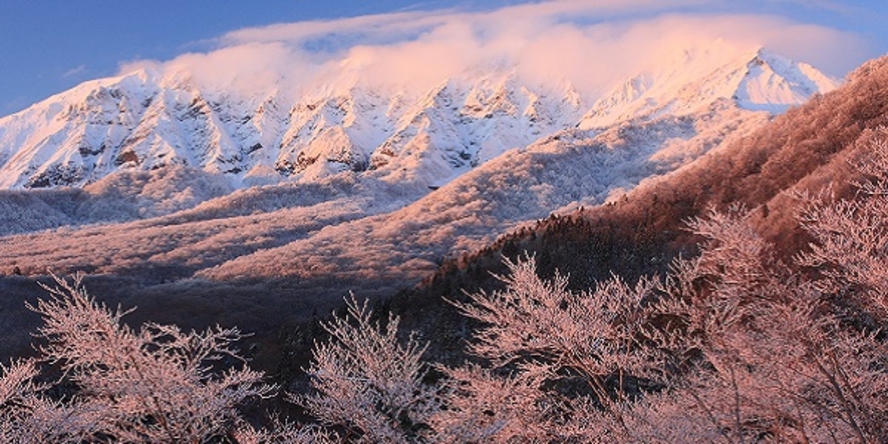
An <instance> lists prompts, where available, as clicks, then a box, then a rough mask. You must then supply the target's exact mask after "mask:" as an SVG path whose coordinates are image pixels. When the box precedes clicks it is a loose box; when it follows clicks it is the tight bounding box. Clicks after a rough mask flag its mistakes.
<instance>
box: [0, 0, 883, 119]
mask: <svg viewBox="0 0 888 444" xmlns="http://www.w3.org/2000/svg"><path fill="white" fill-rule="evenodd" d="M563 2H568V3H572V4H587V5H588V6H590V8H591V7H593V6H594V7H595V8H597V9H596V13H595V14H591V15H588V16H585V17H581V18H579V19H578V20H589V21H606V20H615V21H621V20H624V21H625V20H641V19H644V18H652V17H656V16H662V15H664V14H702V15H705V14H712V15H719V16H730V15H731V14H745V15H750V14H752V15H757V16H762V17H771V18H776V19H779V20H778V21H776V22H773V23H778V24H780V26H784V25H788V24H799V25H809V24H810V25H817V26H819V27H821V28H824V29H828V30H835V31H836V32H837V33H839V34H841V35H842V36H844V37H848V36H850V37H853V38H851V39H850V40H849V39H847V38H846V39H845V40H844V41H843V43H842V45H844V46H842V47H838V46H837V47H836V48H833V52H834V53H835V54H836V55H834V56H833V55H823V56H821V57H820V59H821V64H824V65H828V66H827V68H829V70H831V71H832V72H830V73H831V74H833V75H844V74H845V73H846V72H847V70H848V69H850V68H851V67H853V65H854V64H856V63H859V62H861V61H863V60H865V59H866V58H871V57H876V56H878V55H882V54H885V53H886V52H888V26H886V24H888V1H886V0H871V1H863V0H858V1H850V0H849V1H832V0H744V1H742V2H740V1H734V0H664V1H658V0H631V1H628V2H622V3H621V2H616V1H615V0H589V1H585V2H583V1H581V0H564V1H563ZM523 3H529V2H521V1H507V0H501V1H500V0H495V1H459V0H437V1H428V2H421V3H418V2H416V1H415V0H384V1H356V0H263V1H256V2H244V1H218V0H217V1H210V0H188V1H181V0H153V1H144V2H142V1H140V2H112V1H109V0H77V1H49V0H0V116H3V115H7V114H10V113H13V112H17V111H19V110H21V109H24V108H26V107H27V106H29V105H30V104H32V103H35V102H37V101H40V100H42V99H44V98H46V97H48V96H50V95H52V94H55V93H58V92H61V91H63V90H66V89H68V88H71V87H73V86H75V85H77V84H78V83H80V82H83V81H85V80H89V79H94V78H99V77H106V76H111V75H115V74H117V73H118V72H120V70H121V67H122V66H123V67H125V66H127V65H129V64H131V63H132V62H134V61H138V60H153V61H161V62H165V61H169V60H172V59H175V58H176V57H177V56H180V55H181V54H185V53H198V54H201V53H208V52H212V51H213V50H216V49H218V48H220V47H224V46H226V45H232V41H235V43H234V44H238V43H243V41H244V39H245V38H244V37H243V36H244V35H246V34H247V33H240V34H239V33H236V32H234V31H237V30H243V29H248V30H249V29H256V30H258V31H261V32H256V33H254V34H250V35H251V36H253V37H249V38H246V40H249V39H251V38H254V37H255V35H259V37H258V38H260V39H264V38H267V37H265V36H267V35H268V34H269V32H268V31H269V28H268V26H269V25H274V24H284V23H294V22H305V21H316V20H325V21H332V22H331V23H333V26H334V27H338V26H341V27H348V26H352V25H353V24H354V23H357V22H350V21H343V20H341V19H342V18H347V17H357V16H365V15H371V14H375V15H381V17H385V14H392V13H398V12H401V13H403V12H409V13H410V14H407V15H394V16H392V17H394V18H393V19H392V20H390V21H386V20H384V19H382V20H377V21H375V22H374V23H373V24H372V25H367V26H374V27H377V28H378V27H379V26H380V25H379V23H382V22H385V23H391V21H394V20H398V19H400V18H403V19H404V20H420V21H421V20H422V19H423V18H424V15H423V13H424V12H425V11H436V10H438V11H440V10H445V11H447V12H448V14H449V15H446V16H447V17H448V19H452V20H460V19H463V18H464V17H465V16H461V15H459V14H461V13H475V14H478V13H479V12H482V13H483V12H485V11H494V10H498V9H499V8H503V7H510V6H511V7H515V5H520V4H523ZM534 3H543V2H534ZM607 3H611V4H613V5H618V6H613V5H612V6H610V7H604V6H606V5H605V4H607ZM627 4H629V5H628V6H626V5H627ZM738 4H739V5H738ZM603 5H604V6H603ZM608 8H610V9H608ZM579 9H582V8H579ZM567 10H568V11H575V10H578V8H573V9H571V8H568V9H567ZM337 19H340V20H337ZM780 20H782V21H780ZM769 23H772V22H769ZM271 29H277V28H271ZM281 29H283V28H281ZM374 29H375V28H374ZM418 29H420V30H419V31H416V32H421V28H418ZM799 29H802V28H799ZM754 32H759V31H756V29H754V28H750V33H754ZM263 33H264V34H263ZM821 34H822V33H821ZM365 35H367V33H357V34H356V36H357V37H354V36H353V37H352V38H355V39H358V40H360V38H362V36H365ZM787 35H790V36H791V33H789V34H787ZM844 37H843V38H844ZM288 38H289V37H288ZM414 38H415V36H414ZM775 38H776V37H775ZM782 38H788V37H786V36H784V37H782ZM824 38H826V37H824ZM303 43H304V41H303ZM352 43H354V42H352ZM376 43H378V41H377V42H376ZM802 43H804V42H795V43H794V44H795V45H800V44H802ZM846 47H847V48H846ZM815 55H816V54H815ZM830 57H832V58H835V59H836V60H832V59H831V58H830ZM839 59H841V60H839Z"/></svg>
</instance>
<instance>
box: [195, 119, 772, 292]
mask: <svg viewBox="0 0 888 444" xmlns="http://www.w3.org/2000/svg"><path fill="white" fill-rule="evenodd" d="M768 120H769V115H768V114H766V113H761V112H751V111H746V110H741V109H738V108H736V107H735V106H734V105H732V104H729V103H725V102H720V103H717V104H713V106H712V107H711V108H710V109H708V110H706V111H703V112H701V113H699V114H696V115H691V116H681V117H673V116H668V117H663V118H660V119H656V120H653V121H644V122H637V123H624V124H623V125H619V126H615V127H612V128H610V129H608V130H606V131H603V132H600V133H598V132H595V131H582V130H566V131H563V132H560V133H557V134H556V135H554V136H551V137H549V138H546V139H544V140H542V141H540V142H538V143H535V144H532V145H530V146H528V147H526V148H521V149H517V150H512V151H509V152H506V153H505V154H503V155H502V156H499V157H497V158H496V159H494V160H491V161H490V162H488V163H486V164H484V165H482V166H480V167H478V168H477V169H475V170H473V171H471V172H469V173H466V174H465V175H463V176H461V177H459V178H458V179H455V180H454V181H452V182H450V183H448V184H447V185H445V186H443V187H441V188H440V189H438V190H436V191H434V192H432V193H431V194H429V195H428V196H426V197H424V198H422V199H420V200H418V201H416V202H414V203H412V204H410V205H407V206H406V207H404V208H402V209H400V210H397V211H393V212H388V213H384V214H379V215H376V216H373V217H368V218H364V219H359V220H353V221H349V222H345V223H343V224H339V225H331V226H328V227H325V228H323V229H322V230H320V231H319V232H318V233H315V234H314V235H312V236H310V237H307V238H304V239H299V240H296V241H294V242H291V243H289V244H287V245H284V246H281V247H277V248H274V249H268V250H261V251H257V252H256V253H254V254H251V255H248V256H242V257H239V258H237V259H235V260H233V261H230V262H226V263H224V264H221V265H219V266H216V267H214V268H210V269H207V270H205V271H202V272H199V273H198V276H200V277H205V278H209V279H213V280H221V281H228V280H232V279H237V278H238V276H244V275H251V276H258V277H266V278H269V277H281V276H298V277H305V276H309V275H311V274H313V273H315V272H322V273H323V274H324V275H326V276H334V277H339V278H355V277H361V276H366V277H373V278H380V277H384V278H389V279H399V280H402V281H405V283H406V282H416V281H418V280H419V279H420V278H421V277H422V276H423V275H425V274H427V273H429V272H431V271H433V270H434V269H435V267H436V264H437V263H438V262H439V261H440V259H441V258H442V257H444V256H454V257H455V256H458V255H459V254H461V253H464V252H468V251H473V250H475V249H479V248H482V247H483V246H484V245H487V244H489V243H491V242H492V241H493V240H494V239H496V238H497V237H498V236H499V235H501V234H504V233H506V232H508V231H510V230H513V229H515V228H516V227H517V226H519V225H520V224H522V223H524V222H526V221H535V220H536V219H540V218H546V217H548V216H549V215H550V213H551V212H552V211H553V210H555V209H558V208H562V207H568V208H569V209H570V210H573V209H575V208H576V207H577V206H581V205H585V206H594V205H597V204H601V203H603V202H605V201H606V200H607V199H608V198H609V197H613V196H614V195H615V194H616V195H618V194H619V193H621V192H622V191H623V190H627V189H631V188H632V187H634V186H636V185H637V184H638V183H640V182H641V181H643V180H646V179H648V178H652V177H658V176H661V175H663V174H668V173H669V172H671V171H674V170H675V169H676V168H678V167H679V166H682V165H686V164H689V163H690V162H692V161H693V160H694V159H696V158H698V157H699V156H701V155H703V154H705V153H706V152H708V151H710V150H712V149H714V148H715V147H718V146H722V145H723V144H725V143H728V142H729V141H731V140H734V139H736V138H739V137H742V136H744V135H746V134H749V133H750V132H752V131H754V130H755V129H757V128H759V127H761V126H762V125H764V124H765V123H766V122H767V121H768ZM664 147H668V149H666V150H665V151H666V152H664ZM676 153H682V154H681V155H676Z"/></svg>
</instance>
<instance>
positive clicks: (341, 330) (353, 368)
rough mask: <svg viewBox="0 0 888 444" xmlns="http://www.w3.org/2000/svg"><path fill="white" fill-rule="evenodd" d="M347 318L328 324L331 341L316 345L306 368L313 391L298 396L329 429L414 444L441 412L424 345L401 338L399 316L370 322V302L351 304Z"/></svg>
mask: <svg viewBox="0 0 888 444" xmlns="http://www.w3.org/2000/svg"><path fill="white" fill-rule="evenodd" d="M346 302H347V306H348V308H347V310H348V311H347V315H346V316H345V317H336V318H334V319H333V320H332V321H330V322H328V323H325V324H324V329H325V330H327V332H328V333H329V334H330V336H331V340H330V341H329V342H325V343H318V344H316V345H315V349H314V359H313V362H312V364H311V366H310V367H309V368H308V369H307V372H308V374H309V376H311V378H312V384H311V385H312V388H313V389H314V390H315V393H314V394H312V395H309V396H304V397H300V396H294V397H293V400H294V401H295V402H296V403H298V404H301V405H303V406H305V407H306V408H307V409H308V410H309V412H311V414H312V415H314V416H315V417H316V418H318V419H319V420H320V421H321V423H323V424H324V425H327V426H334V427H340V428H342V429H344V430H346V431H347V433H348V435H349V436H352V437H356V438H357V439H356V440H357V441H359V442H368V443H374V442H387V443H399V442H414V441H420V440H421V437H422V436H423V435H424V434H425V433H426V432H427V428H428V426H427V422H428V420H429V418H430V416H431V415H432V413H433V412H435V411H436V409H437V399H436V393H435V390H433V387H431V386H427V385H425V384H423V383H422V379H423V377H424V376H425V375H426V370H425V365H424V364H423V363H422V361H421V359H420V358H421V356H422V354H423V352H424V351H425V348H426V346H424V345H421V344H420V343H419V342H418V341H416V340H415V339H414V338H413V337H411V338H410V339H409V340H408V341H407V343H406V344H405V345H400V344H399V342H398V339H397V331H398V322H399V320H398V318H397V317H392V316H390V317H389V318H388V319H387V322H385V323H384V324H382V325H380V324H379V323H375V322H373V321H372V312H371V311H370V310H369V308H368V306H367V301H364V302H363V303H358V302H357V301H356V300H355V299H354V298H352V299H350V300H347V301H346Z"/></svg>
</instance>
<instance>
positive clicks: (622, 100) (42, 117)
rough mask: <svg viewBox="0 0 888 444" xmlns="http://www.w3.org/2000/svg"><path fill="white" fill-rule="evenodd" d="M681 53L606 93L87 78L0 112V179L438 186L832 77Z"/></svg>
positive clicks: (504, 84) (498, 84)
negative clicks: (579, 137)
mask: <svg viewBox="0 0 888 444" xmlns="http://www.w3.org/2000/svg"><path fill="white" fill-rule="evenodd" d="M716 55H717V54H712V53H709V52H706V51H696V52H684V53H682V55H681V56H680V57H678V58H676V59H675V60H674V61H673V62H671V63H668V64H666V65H665V66H662V67H659V68H657V69H653V70H648V71H645V72H643V73H639V74H638V75H637V76H635V77H633V78H631V79H629V80H627V81H626V82H625V83H624V84H622V85H618V86H617V87H615V88H614V89H613V90H612V91H611V92H610V93H608V94H604V95H601V94H596V93H594V92H590V91H578V90H577V89H576V88H575V87H574V86H572V85H570V84H567V83H566V82H562V83H560V84H556V85H534V84H530V83H528V82H524V81H522V79H520V76H518V75H517V74H516V72H515V70H514V69H508V68H502V67H499V68H495V69H490V70H487V71H479V70H474V71H472V72H468V73H466V74H465V75H463V76H461V77H457V78H452V79H449V80H447V81H444V82H442V83H441V84H439V85H438V86H436V87H435V88H433V89H431V90H428V91H425V92H422V93H416V92H411V91H408V90H406V89H405V90H397V89H392V90H389V91H380V90H374V89H369V88H366V87H363V86H362V85H361V83H360V82H359V81H350V82H343V81H341V78H336V79H333V80H331V81H330V83H328V84H323V85H317V87H313V88H306V89H305V90H306V91H308V92H307V93H305V94H302V95H300V96H299V98H298V99H297V100H295V101H292V100H288V99H287V98H286V97H288V94H285V92H283V91H279V90H276V91H271V92H269V93H267V95H264V96H252V97H241V96H239V95H238V93H235V92H231V91H219V90H212V89H208V88H203V87H201V86H200V85H198V84H197V83H196V82H195V81H194V80H193V79H192V77H191V76H190V75H189V74H188V73H185V72H176V73H173V74H160V73H157V72H150V71H139V72H135V73H132V74H128V75H125V76H122V77H115V78H107V79H101V80H95V81H91V82H86V83H84V84H81V85H80V86H78V87H76V88H74V89H72V90H69V91H66V92H63V93H61V94H58V95H55V96H53V97H50V98H49V99H47V100H45V101H43V102H40V103H38V104H35V105H34V106H32V107H30V108H28V109H27V110H25V111H22V112H20V113H18V114H15V115H12V116H8V117H5V118H3V119H0V189H21V188H25V189H31V188H46V187H55V186H76V187H82V186H85V185H88V184H90V183H94V182H97V181H99V180H101V179H102V178H104V177H106V176H108V175H111V174H113V173H116V172H122V171H123V172H125V171H150V170H154V169H158V168H162V167H164V166H168V165H186V166H189V167H193V168H199V169H202V170H204V171H206V172H207V173H211V174H220V175H222V176H224V177H226V178H228V180H229V181H230V182H231V184H232V185H233V186H234V187H235V188H241V187H245V186H251V185H261V184H273V183H280V182H288V181H296V182H302V183H305V182H312V181H316V180H319V179H320V178H323V177H327V176H330V175H332V174H336V173H339V172H343V171H348V170H350V171H354V172H357V173H361V174H362V175H368V176H372V177H374V178H377V179H380V180H384V181H386V182H389V183H403V182H412V183H417V184H421V185H423V186H427V187H431V188H437V187H439V186H441V185H443V184H445V183H447V182H449V181H451V180H453V179H454V178H456V177H458V176H460V175H461V174H464V173H465V172H467V171H469V170H471V169H473V168H475V167H477V166H478V165H481V164H483V163H485V162H487V161H488V160H490V159H493V158H496V157H498V156H500V155H501V154H502V153H503V152H505V151H507V150H509V149H512V148H519V147H524V146H527V145H529V144H531V143H532V142H534V141H537V140H540V139H544V138H545V137H547V136H551V135H553V134H555V133H557V132H559V131H563V130H566V129H569V128H574V127H579V128H581V129H594V128H605V127H608V126H611V125H614V124H617V123H619V122H624V121H629V120H632V119H639V118H647V119H650V118H653V117H656V116H662V115H667V114H668V115H679V116H680V115H689V114H692V113H694V112H698V111H700V110H703V109H705V108H706V107H707V106H709V105H711V104H712V103H715V102H716V101H717V100H719V99H727V100H730V101H733V102H734V103H735V104H736V105H738V106H739V107H741V108H743V109H748V110H767V111H772V112H775V111H782V110H783V109H785V108H786V107H787V106H790V105H794V104H799V103H801V102H803V101H804V100H805V99H806V98H807V97H809V96H810V95H812V94H815V93H823V92H826V91H829V90H831V89H832V88H834V87H835V86H836V84H837V82H836V81H835V80H833V79H830V78H828V77H826V76H824V75H823V74H821V73H819V72H817V71H816V70H815V69H814V68H812V67H810V66H808V65H805V64H801V63H794V62H791V61H788V60H786V59H783V58H781V57H779V56H776V55H772V54H769V53H767V52H765V51H762V50H758V51H754V52H751V53H746V54H743V55H742V56H739V57H734V58H730V59H726V58H724V57H723V56H721V55H720V54H718V56H716Z"/></svg>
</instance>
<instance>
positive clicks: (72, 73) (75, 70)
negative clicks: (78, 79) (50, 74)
mask: <svg viewBox="0 0 888 444" xmlns="http://www.w3.org/2000/svg"><path fill="white" fill-rule="evenodd" d="M86 71H87V68H86V65H80V66H77V67H75V68H71V69H69V70H67V71H65V72H64V74H62V77H71V76H76V75H80V74H83V73H85V72H86Z"/></svg>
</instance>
